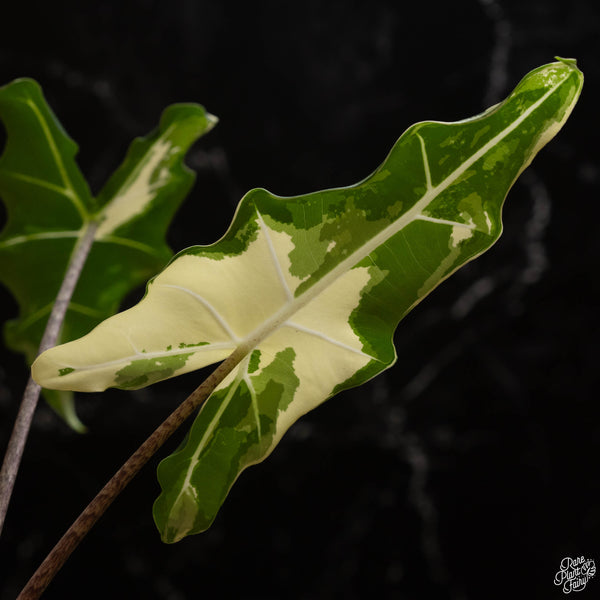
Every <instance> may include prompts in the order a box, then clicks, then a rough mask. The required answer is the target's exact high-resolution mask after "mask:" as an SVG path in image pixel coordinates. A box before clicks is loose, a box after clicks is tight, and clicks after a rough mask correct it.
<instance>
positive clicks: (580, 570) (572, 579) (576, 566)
mask: <svg viewBox="0 0 600 600" xmlns="http://www.w3.org/2000/svg"><path fill="white" fill-rule="evenodd" d="M595 574H596V563H595V562H594V561H593V559H591V558H585V557H583V556H578V557H577V558H571V557H570V556H565V558H563V559H562V560H561V561H560V569H559V570H558V571H557V573H556V575H555V576H554V585H560V586H561V587H562V591H563V592H564V593H565V594H570V593H571V592H581V591H582V590H584V589H585V586H586V585H587V584H588V581H589V580H590V579H591V578H592V577H593V576H594V575H595Z"/></svg>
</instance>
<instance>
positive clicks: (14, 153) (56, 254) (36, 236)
mask: <svg viewBox="0 0 600 600" xmlns="http://www.w3.org/2000/svg"><path fill="white" fill-rule="evenodd" d="M0 119H1V120H2V122H3V123H4V126H5V127H6V132H7V143H6V147H5V149H4V153H3V155H2V157H1V158H0V196H1V197H2V200H3V201H4V203H5V204H6V208H7V212H8V220H7V224H6V227H5V228H4V230H3V231H2V234H1V235H0V281H1V282H2V283H3V284H4V285H6V286H7V287H8V288H9V289H10V291H11V292H12V293H13V295H14V296H15V298H16V300H17V302H18V305H19V316H18V318H17V319H15V320H13V321H10V322H9V323H8V324H7V326H6V330H5V334H6V341H7V344H8V345H9V346H10V347H11V348H12V349H14V350H17V351H20V352H23V353H24V354H25V355H26V358H27V360H28V361H29V362H33V359H34V358H35V356H36V353H37V350H38V347H39V343H40V340H41V337H42V334H43V331H44V328H45V326H46V321H47V319H48V316H49V314H50V311H51V309H52V305H53V303H54V300H55V298H56V294H57V292H58V289H59V287H60V285H61V281H62V277H63V275H64V273H65V270H66V268H67V265H68V263H69V260H70V258H71V255H72V252H73V250H74V248H75V246H76V243H77V241H78V240H79V239H80V238H82V237H83V235H84V234H85V232H86V231H87V230H88V228H89V227H92V226H93V227H96V226H97V231H96V234H95V241H94V245H93V247H92V250H91V252H90V254H89V256H88V260H87V263H86V265H85V267H84V270H83V272H82V274H81V278H80V280H79V283H78V285H77V288H76V290H75V293H74V295H73V298H72V302H71V304H70V305H69V309H68V312H67V316H66V319H65V322H64V325H63V328H62V334H61V340H62V341H69V340H72V339H75V338H78V337H80V336H82V335H83V334H85V333H87V332H89V331H90V330H91V329H92V328H93V327H94V326H95V325H97V324H98V323H99V322H101V321H102V320H104V319H106V318H107V317H109V316H110V315H112V314H114V313H115V312H116V310H117V309H118V307H119V303H120V302H121V300H122V299H123V297H124V296H125V294H127V292H129V291H130V290H131V289H133V288H134V287H135V286H137V285H139V284H140V283H142V282H144V281H145V280H147V279H148V277H150V276H151V275H152V274H154V273H156V271H157V270H158V269H160V268H162V267H163V266H164V265H165V263H166V262H167V261H168V260H169V258H170V257H171V255H172V253H171V251H170V250H169V248H168V247H167V245H166V243H165V241H164V235H165V232H166V228H167V226H168V223H169V220H170V219H171V217H172V215H173V213H174V212H175V210H176V209H177V207H178V206H179V204H180V203H181V201H182V200H183V198H184V197H185V195H186V194H187V192H188V190H189V188H190V186H191V185H192V183H193V180H194V175H193V173H192V172H191V171H190V170H189V169H187V167H185V166H184V165H183V162H182V159H183V156H184V155H185V153H186V151H187V149H188V148H189V146H190V145H191V144H192V143H193V142H194V141H195V140H196V139H197V138H198V137H199V136H200V135H202V134H203V133H205V132H206V131H208V130H209V129H211V128H212V126H213V125H214V123H215V119H214V117H212V116H211V115H207V114H206V112H205V111H204V109H203V108H202V107H200V106H198V105H191V104H189V105H185V104H184V105H173V106H171V107H169V108H167V109H166V110H165V112H164V113H163V116H162V118H161V121H160V126H159V128H158V129H157V130H156V131H155V132H153V133H151V134H150V135H149V136H148V137H146V138H140V139H137V140H135V141H134V143H133V144H132V146H131V147H130V149H129V152H128V153H127V156H126V158H125V160H124V162H123V164H122V165H121V166H120V167H119V169H118V170H117V171H116V172H115V173H114V175H113V176H112V177H111V179H110V180H109V181H108V183H107V184H106V186H105V187H104V189H103V190H102V191H101V192H100V194H99V195H98V197H97V198H93V197H92V196H91V194H90V190H89V188H88V185H87V183H86V181H85V179H84V177H83V175H82V174H81V172H80V170H79V168H78V166H77V163H76V162H75V155H76V153H77V146H76V144H75V143H74V142H73V140H71V139H70V138H69V137H68V135H67V134H66V133H65V131H64V130H63V128H62V127H61V125H60V123H59V122H58V120H57V118H56V117H55V115H54V114H53V113H52V111H51V109H50V108H49V106H48V105H47V103H46V101H45V99H44V97H43V95H42V91H41V89H40V87H39V85H38V84H37V83H36V82H34V81H32V80H29V79H20V80H16V81H14V82H12V83H10V84H9V85H7V86H4V87H3V88H0ZM48 399H49V400H51V401H52V403H53V405H54V407H55V408H56V409H57V410H58V411H59V412H61V413H62V414H63V416H65V417H66V418H67V419H68V420H69V422H70V423H71V424H72V425H73V426H74V427H80V424H79V423H78V421H77V419H76V417H75V415H74V412H73V409H72V405H71V397H70V395H69V394H61V395H58V394H57V393H56V392H50V393H49V396H48Z"/></svg>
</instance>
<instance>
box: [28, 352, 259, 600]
mask: <svg viewBox="0 0 600 600" xmlns="http://www.w3.org/2000/svg"><path fill="white" fill-rule="evenodd" d="M247 353H248V348H246V347H244V346H239V347H238V348H236V349H235V350H234V351H233V352H232V353H231V354H230V355H229V357H228V358H227V359H226V360H225V361H223V362H222V363H221V364H220V365H219V366H218V367H217V368H216V369H215V370H214V371H213V372H212V373H211V374H210V375H209V376H208V377H207V378H206V379H205V380H204V381H203V382H202V383H201V384H200V385H199V386H198V387H197V388H196V389H195V390H194V391H193V392H192V393H191V394H190V395H189V396H188V397H187V398H186V399H185V400H184V401H183V402H182V403H181V404H180V405H179V406H178V407H177V408H176V409H175V410H174V411H173V412H172V413H171V414H170V415H169V416H168V417H167V418H166V419H165V420H164V421H163V422H162V423H161V425H159V427H158V428H157V429H156V430H155V431H154V433H152V434H151V435H150V437H148V439H147V440H146V441H145V442H144V443H143V444H142V445H141V446H140V447H139V448H138V449H137V450H136V451H135V452H134V453H133V454H132V455H131V457H130V458H129V460H127V462H126V463H125V464H124V465H123V466H122V467H121V468H120V469H119V470H118V471H117V472H116V473H115V474H114V475H113V477H112V478H111V479H110V480H109V482H108V483H107V484H106V485H105V486H104V487H103V488H102V489H101V490H100V492H99V493H98V494H97V495H96V497H95V498H94V499H93V500H92V501H91V502H90V503H89V504H88V505H87V507H86V508H85V509H84V510H83V512H82V513H81V514H80V515H79V517H77V519H76V520H75V521H74V523H73V524H72V525H71V527H69V529H68V530H67V531H66V533H65V534H64V535H63V536H62V538H61V539H60V540H59V541H58V543H57V544H56V546H54V548H53V549H52V551H51V552H50V553H49V554H48V556H47V557H46V559H45V560H44V562H43V563H42V564H41V565H40V567H39V568H38V570H37V571H36V572H35V573H34V574H33V576H32V577H31V579H30V580H29V581H28V583H27V585H26V586H25V587H24V588H23V591H22V592H21V593H20V594H19V596H18V598H17V600H37V599H38V598H39V597H40V596H41V595H42V593H43V592H44V590H45V589H46V587H48V584H49V583H50V582H51V581H52V579H53V578H54V576H55V575H56V573H58V571H59V570H60V568H61V567H62V566H63V565H64V564H65V562H66V561H67V559H68V558H69V556H71V554H72V552H73V551H74V550H75V548H77V546H78V545H79V543H80V542H81V540H82V539H83V538H84V537H85V536H86V535H87V533H88V532H89V531H90V529H91V528H92V527H93V526H94V525H95V524H96V522H97V521H98V519H99V518H100V517H101V516H102V515H103V514H104V513H105V512H106V509H107V508H108V507H109V506H110V505H111V504H112V502H113V501H114V500H115V498H116V497H117V496H118V495H119V494H120V493H121V492H122V491H123V489H125V487H126V486H127V484H128V483H129V482H130V481H131V480H132V479H133V477H134V476H135V475H136V474H137V473H138V472H139V471H140V469H141V468H142V467H143V466H144V465H145V464H146V463H147V462H148V461H149V460H150V458H152V456H153V455H154V454H155V453H156V451H157V450H158V449H159V448H160V447H161V446H162V445H163V444H164V443H165V442H166V441H167V440H168V439H169V438H170V437H171V435H172V434H173V433H174V432H175V431H176V430H177V429H178V428H179V426H180V425H181V424H182V423H183V422H184V421H185V420H186V419H187V418H188V417H189V416H190V415H191V414H192V413H193V412H194V411H195V410H196V409H197V408H199V407H200V406H201V405H202V404H203V403H204V402H205V401H206V399H207V398H208V397H209V396H210V395H211V394H212V392H213V391H214V390H215V388H216V387H217V386H218V385H219V384H220V383H221V382H222V381H223V379H225V377H226V376H227V375H228V374H229V373H231V371H232V370H233V369H234V368H235V367H236V366H237V365H238V364H239V363H240V361H241V360H242V359H243V358H244V357H245V356H246V354H247Z"/></svg>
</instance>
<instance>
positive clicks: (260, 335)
mask: <svg viewBox="0 0 600 600" xmlns="http://www.w3.org/2000/svg"><path fill="white" fill-rule="evenodd" d="M567 79H568V77H566V78H565V79H564V80H562V81H561V82H560V83H557V84H556V85H554V86H553V87H552V88H550V89H549V90H548V91H547V92H546V93H545V94H544V95H543V96H542V97H541V98H539V99H538V100H537V101H536V102H534V103H533V104H532V105H531V106H530V107H529V108H528V109H527V110H526V111H524V112H523V114H522V115H521V116H519V118H517V119H516V120H515V121H513V123H511V124H510V125H509V126H508V127H506V128H505V129H503V130H502V131H501V132H500V133H498V134H497V135H495V136H494V137H493V138H492V139H491V140H489V141H488V142H487V143H486V144H484V145H483V146H482V147H481V148H480V149H479V150H478V151H477V152H475V153H474V154H473V155H472V156H471V157H470V158H469V159H467V160H466V161H465V162H463V163H462V164H461V165H460V166H459V167H457V168H456V169H455V170H454V171H453V172H452V173H450V175H448V176H447V177H446V178H445V179H444V180H442V181H441V182H440V183H438V184H437V185H435V186H432V185H431V182H430V177H429V165H428V164H427V161H426V154H425V148H424V144H423V142H422V140H421V143H422V149H423V159H424V169H425V174H426V180H427V184H428V189H427V191H426V192H425V193H424V194H423V196H422V197H421V199H420V200H418V201H417V202H416V203H415V204H414V205H413V206H412V208H410V209H409V210H408V211H407V212H406V213H404V215H402V216H401V217H400V218H398V219H397V220H396V221H394V222H393V223H392V224H390V225H388V226H387V227H386V228H384V229H382V230H381V231H380V232H379V233H378V234H377V235H375V236H374V237H372V238H371V239H370V240H367V241H366V242H365V243H364V244H363V245H362V246H360V247H359V248H357V249H356V250H355V251H354V252H353V253H352V254H350V255H349V256H348V257H347V258H345V259H344V260H343V261H341V262H340V263H338V265H336V266H335V267H334V268H333V269H331V271H329V272H328V273H327V274H325V275H324V276H323V277H322V278H321V279H320V280H319V281H317V282H316V283H315V284H314V285H312V286H311V287H310V288H308V289H307V290H306V291H305V292H304V293H303V294H301V295H300V296H297V297H294V298H293V299H292V300H289V301H288V302H286V304H285V305H284V306H282V307H281V309H279V311H277V312H276V313H275V314H274V315H273V316H272V317H271V318H270V319H268V320H267V321H266V322H265V323H263V324H262V325H261V326H260V327H257V328H256V329H255V330H254V331H252V332H251V333H250V334H248V335H247V336H246V337H245V338H244V339H243V340H242V341H241V342H240V344H239V346H238V347H240V348H241V347H247V349H248V351H250V350H252V349H253V348H254V347H256V346H257V345H258V344H259V343H260V342H261V341H263V340H264V339H265V338H266V337H268V336H269V335H271V334H272V333H273V332H275V331H276V330H277V329H278V328H279V327H281V326H282V325H283V324H284V323H285V322H286V321H287V320H288V319H289V318H290V317H291V316H292V315H293V314H295V313H296V312H298V311H299V310H300V309H301V308H303V307H304V306H306V305H307V304H308V303H309V302H310V301H311V300H313V299H314V298H316V297H317V296H318V295H319V294H320V293H321V292H323V291H324V290H325V289H326V288H328V287H329V286H330V285H331V284H333V283H334V282H335V281H337V280H338V279H339V278H340V277H341V276H342V275H344V274H345V273H346V272H348V271H349V270H350V269H351V268H353V267H354V266H355V265H356V264H358V263H359V262H360V261H361V260H363V259H364V258H365V257H367V256H368V255H369V254H370V253H371V252H373V251H374V250H376V249H377V248H378V247H379V246H381V245H382V244H383V243H384V242H386V241H387V240H388V239H389V238H391V237H392V236H393V235H395V234H397V233H399V232H400V231H402V230H403V229H404V228H405V227H406V226H407V225H408V224H409V223H411V222H413V221H414V220H415V219H417V218H419V216H420V214H421V212H422V211H423V210H424V209H425V208H426V207H427V206H428V205H429V203H430V202H431V201H432V200H433V199H434V198H435V197H437V196H438V195H439V194H440V193H441V192H442V191H444V190H445V189H447V188H448V187H450V186H451V185H452V184H453V183H454V182H455V181H456V180H457V179H458V178H459V177H460V176H461V175H462V174H463V173H464V172H465V171H466V170H467V169H468V168H469V167H471V166H472V165H473V164H474V163H475V162H477V161H478V160H479V159H480V158H481V157H483V156H484V155H485V154H486V153H487V152H489V151H490V150H491V149H492V148H493V147H494V146H495V145H496V144H498V143H499V142H500V141H501V140H502V139H503V138H505V137H506V136H507V135H509V134H510V133H511V132H512V131H514V130H515V129H516V128H517V127H518V126H519V125H520V124H521V123H522V122H523V121H524V120H525V119H527V118H528V117H529V116H530V115H531V114H532V113H533V112H534V111H535V110H536V109H537V108H538V107H539V106H540V105H541V104H543V103H544V102H545V101H546V99H547V98H548V97H549V96H550V95H552V94H553V93H554V92H555V91H556V90H557V89H558V88H559V87H560V86H561V85H563V84H564V83H565V82H566V81H567ZM417 135H418V134H417ZM419 138H420V136H419ZM427 220H431V219H427ZM448 224H450V223H448ZM456 225H461V224H460V223H456ZM464 226H465V227H469V226H468V225H466V224H464Z"/></svg>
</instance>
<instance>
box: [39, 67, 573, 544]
mask: <svg viewBox="0 0 600 600" xmlns="http://www.w3.org/2000/svg"><path fill="white" fill-rule="evenodd" d="M582 81H583V80H582V75H581V73H580V72H579V71H578V70H577V68H576V66H575V63H574V61H570V60H561V61H559V62H557V63H553V64H550V65H546V66H544V67H540V68H539V69H536V70H535V71H533V72H532V73H530V74H529V75H528V76H527V77H525V79H524V80H523V81H522V82H521V83H520V84H519V85H518V86H517V88H516V89H515V91H514V92H513V93H512V94H511V95H510V96H509V97H508V98H507V99H506V100H505V101H504V102H503V103H501V104H500V105H498V106H496V107H494V108H493V109H490V110H488V111H487V112H486V113H484V114H482V115H479V116H477V117H474V118H471V119H467V120H464V121H460V122H457V123H436V122H424V123H418V124H416V125H414V126H412V127H411V128H409V129H408V130H407V131H406V132H405V133H404V135H403V136H402V137H401V138H400V139H399V141H398V142H397V143H396V145H395V146H394V148H393V149H392V151H391V153H390V154H389V156H388V157H387V159H386V160H385V161H384V163H383V164H382V165H381V167H379V169H377V170H376V171H375V173H373V174H372V175H371V176H370V177H368V178H367V179H365V180H364V181H362V182H360V183H358V184H356V185H354V186H350V187H347V188H340V189H332V190H326V191H322V192H317V193H314V194H309V195H305V196H298V197H291V198H281V197H277V196H274V195H273V194H270V193H269V192H267V191H265V190H261V189H258V190H253V191H251V192H249V193H248V194H247V195H246V196H245V197H244V198H243V200H242V201H241V203H240V205H239V207H238V210H237V213H236V215H235V217H234V220H233V223H232V225H231V226H230V228H229V230H228V231H227V233H226V234H225V236H224V237H223V238H222V239H221V240H219V241H218V242H216V243H215V244H212V245H211V246H197V247H193V248H189V249H188V250H186V251H184V252H181V253H180V254H179V255H177V256H176V258H175V259H174V260H173V261H172V262H171V263H170V264H169V265H168V267H167V268H166V269H165V270H164V271H163V272H162V273H160V274H159V275H158V276H157V277H156V278H154V279H153V280H152V281H151V282H150V284H149V286H148V290H147V294H146V296H145V298H144V299H143V300H142V301H141V302H140V303H139V304H138V305H137V306H135V307H134V308H132V309H130V310H128V311H126V312H123V313H121V314H119V315H116V316H114V317H112V318H111V319H109V320H107V321H105V322H104V323H102V324H101V325H99V326H98V327H97V328H96V329H95V330H94V331H93V332H92V333H90V334H89V335H87V336H85V337H84V338H82V339H80V340H77V341H75V342H71V343H70V344H66V345H64V346H61V347H58V348H54V349H52V350H50V351H48V352H46V353H45V354H43V355H42V356H41V357H40V358H39V359H38V360H37V361H36V363H35V364H34V367H33V373H34V376H35V377H36V379H37V380H38V381H40V382H42V383H43V384H44V385H48V386H51V387H56V388H59V389H78V390H88V391H95V390H102V389H104V388H106V387H108V386H116V387H121V388H137V387H141V386H145V385H148V384H150V383H153V382H155V381H158V380H161V379H165V378H167V377H172V376H174V375H177V374H179V373H184V372H187V371H190V370H192V369H198V368H200V367H203V366H205V365H208V364H210V363H214V362H216V361H220V360H223V359H224V358H226V357H227V356H229V355H230V354H231V352H232V351H234V350H236V352H238V353H240V352H241V353H242V354H243V355H244V358H243V359H242V361H241V362H240V363H239V366H238V367H237V368H236V369H235V370H234V371H233V372H232V373H231V374H230V375H229V376H228V377H227V378H226V379H225V380H224V381H223V382H222V383H221V385H220V386H219V387H218V388H217V390H216V391H215V392H214V393H213V394H212V395H211V396H210V398H209V399H208V401H207V402H206V404H205V405H204V406H203V408H202V410H201V411H200V413H199V415H198V416H197V418H196V420H195V423H194V424H193V426H192V429H191V431H190V433H189V435H188V437H187V439H186V441H185V443H184V444H183V445H182V447H181V448H180V449H179V450H178V451H176V452H175V453H174V454H172V455H171V456H170V457H168V458H167V459H165V460H164V461H163V462H162V463H161V465H160V466H159V470H158V476H159V480H160V483H161V486H162V488H163V492H162V494H161V496H160V497H159V498H158V500H157V502H156V504H155V509H154V514H155V519H156V522H157V525H158V527H159V529H160V531H161V534H162V537H163V539H164V540H165V541H166V542H174V541H177V540H179V539H181V538H182V537H184V536H186V535H188V534H191V533H197V532H200V531H203V530H205V529H206V528H207V527H209V525H210V523H211V522H212V520H213V519H214V517H215V515H216V513H217V511H218V509H219V507H220V505H221V504H222V502H223V500H224V498H225V496H226V495H227V492H228V490H229V489H230V487H231V485H232V484H233V482H234V481H235V479H236V478H237V476H238V475H239V473H240V472H241V471H242V470H243V469H244V468H245V467H247V466H248V465H251V464H254V463H257V462H259V461H261V460H263V459H264V458H265V457H266V456H267V455H268V454H269V453H270V452H271V451H272V450H273V448H274V446H275V445H276V444H277V442H278V441H279V440H280V439H281V436H282V435H283V434H284V432H285V431H286V430H287V429H288V428H289V426H290V425H291V424H292V423H293V422H294V421H296V420H297V419H298V418H299V417H300V416H301V415H303V414H304V413H306V412H307V411H309V410H311V409H312V408H314V407H315V406H317V405H318V404H320V403H321V402H323V401H324V400H325V399H327V398H329V397H330V396H332V395H333V394H335V393H337V392H339V391H340V390H343V389H345V388H348V387H351V386H356V385H359V384H361V383H363V382H365V381H367V380H368V379H370V378H371V377H373V376H374V375H376V374H377V373H380V372H381V371H382V370H383V369H386V368H388V367H389V366H391V365H392V364H393V363H394V361H395V360H396V353H395V349H394V346H393V343H392V338H393V334H394V330H395V328H396V326H397V324H398V321H399V320H400V319H401V318H402V317H403V316H404V315H405V314H406V313H407V312H408V311H409V310H410V309H411V308H413V307H414V306H415V305H416V304H417V303H418V302H419V301H420V300H421V299H422V298H423V297H424V296H425V295H426V294H428V293H429V292H430V291H431V290H432V289H433V288H434V287H435V286H437V285H438V284H439V283H440V282H441V281H443V280H444V279H445V278H447V277H448V276H449V275H450V274H451V273H453V272H454V271H456V269H458V268H459V267H460V266H461V265H463V264H465V263H466V262H467V261H469V260H471V259H473V258H475V257H476V256H478V255H480V254H481V253H482V252H484V251H485V250H486V249H487V248H489V247H490V246H491V245H492V244H493V243H494V241H495V240H496V239H497V238H498V236H499V235H500V232H501V227H502V226H501V208H502V204H503V201H504V198H505V196H506V194H507V192H508V190H509V188H510V187H511V185H512V184H513V182H514V181H515V179H516V178H517V176H518V175H519V173H520V172H521V171H522V170H523V169H524V168H525V167H526V166H527V165H528V164H529V163H530V161H531V160H532V158H533V156H534V155H535V154H536V153H537V152H538V150H539V149H540V148H541V147H542V146H543V145H544V144H545V143H546V142H548V141H549V140H550V139H551V138H552V137H553V136H554V135H555V134H556V133H557V131H558V130H559V129H560V127H561V126H562V125H563V124H564V122H565V121H566V119H567V117H568V115H569V114H570V112H571V110H572V109H573V107H574V105H575V103H576V101H577V98H578V96H579V93H580V90H581V86H582Z"/></svg>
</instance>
